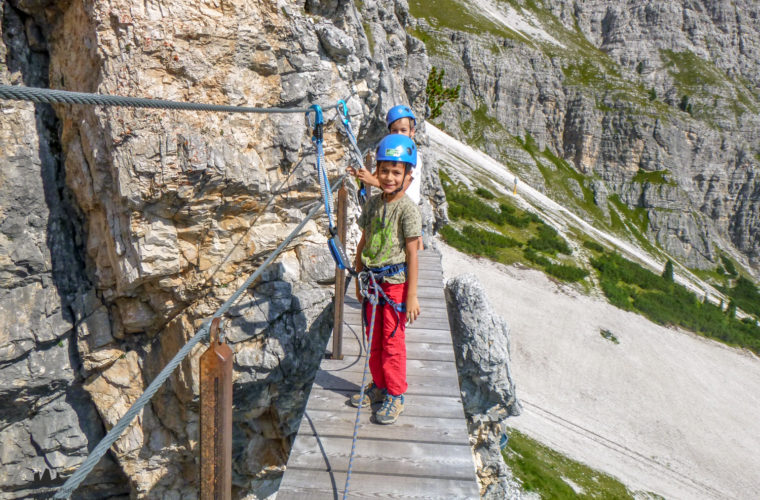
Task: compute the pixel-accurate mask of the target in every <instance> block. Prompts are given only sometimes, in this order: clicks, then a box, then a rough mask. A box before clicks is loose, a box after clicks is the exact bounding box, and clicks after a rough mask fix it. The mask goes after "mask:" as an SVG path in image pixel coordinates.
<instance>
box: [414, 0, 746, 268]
mask: <svg viewBox="0 0 760 500" xmlns="http://www.w3.org/2000/svg"><path fill="white" fill-rule="evenodd" d="M454 11H456V12H457V13H458V14H457V16H454V15H453V14H450V13H452V12H454ZM754 11H755V8H754V7H753V5H752V4H751V2H734V3H732V4H731V6H728V5H724V3H723V2H719V1H713V0H701V1H698V2H676V3H674V4H668V6H663V5H661V4H659V3H652V2H644V3H641V2H629V1H624V0H616V1H612V2H609V1H607V2H582V3H579V2H568V1H560V2H542V1H517V0H513V1H492V0H460V1H456V0H435V1H432V2H421V1H419V0H415V1H412V2H410V12H411V13H412V15H414V16H415V17H416V18H417V20H416V24H415V25H414V28H413V29H412V30H411V32H412V33H413V34H415V35H417V36H419V37H420V38H421V39H423V40H424V41H425V42H426V46H427V48H428V52H429V54H430V61H431V64H432V65H433V66H436V67H438V68H442V69H445V71H446V74H445V77H444V84H445V85H447V86H456V85H461V95H460V100H459V102H458V103H457V105H456V106H449V107H444V109H443V114H442V115H441V116H440V118H438V119H435V120H434V123H435V124H437V125H439V126H443V127H445V129H446V130H447V131H449V132H450V133H451V134H452V135H453V136H455V137H457V138H459V139H462V140H465V141H466V142H468V143H469V144H470V145H473V146H477V147H478V148H480V149H482V150H483V151H485V152H487V153H488V154H489V155H491V156H493V157H494V158H496V159H499V160H500V161H502V162H504V163H507V164H509V165H510V167H511V168H513V169H514V170H515V171H516V172H517V173H518V174H519V175H520V176H521V178H523V179H524V180H526V181H528V182H529V183H530V184H531V185H532V186H533V187H535V188H536V189H539V190H541V191H543V192H547V193H550V194H551V195H552V197H554V198H555V199H557V200H558V201H561V202H562V203H563V204H564V205H566V206H567V207H568V208H570V209H571V210H573V211H574V212H575V213H577V214H578V215H580V216H582V217H584V218H586V219H593V220H594V221H595V222H596V224H597V225H599V226H600V227H605V228H606V229H608V230H610V231H615V232H616V233H618V234H620V235H621V236H625V237H628V238H631V239H636V240H650V241H652V242H653V243H655V245H656V246H657V247H658V248H661V249H663V250H665V251H666V252H668V253H669V254H671V255H673V256H675V257H677V258H678V259H679V260H680V261H681V262H683V263H684V264H685V265H687V266H689V267H690V268H694V269H715V268H716V266H717V265H718V264H719V263H720V259H721V255H724V254H725V255H729V256H731V258H732V259H734V260H736V261H737V262H738V263H740V264H741V265H742V266H744V267H746V268H747V270H748V271H749V272H752V273H753V274H754V275H755V276H756V277H757V275H758V273H757V269H758V257H759V256H760V254H759V253H758V252H760V240H759V238H760V226H759V225H758V224H760V216H758V214H760V183H759V182H758V176H757V172H758V160H757V158H758V150H757V140H756V139H757V137H758V135H759V133H760V114H759V112H760V99H759V98H758V96H759V95H760V93H759V92H758V85H759V84H760V80H759V79H758V76H757V74H756V71H753V70H752V68H756V67H757V64H756V63H757V51H755V50H754V49H753V47H755V46H757V45H758V43H760V26H759V24H758V23H759V21H758V19H757V16H755V15H753V12H754ZM627 211H637V212H638V213H639V214H640V216H641V219H642V224H640V225H637V224H633V225H631V224H628V223H626V221H625V220H623V223H622V226H621V225H620V224H618V223H617V222H616V220H617V218H623V219H624V218H625V217H624V214H625V212H627Z"/></svg>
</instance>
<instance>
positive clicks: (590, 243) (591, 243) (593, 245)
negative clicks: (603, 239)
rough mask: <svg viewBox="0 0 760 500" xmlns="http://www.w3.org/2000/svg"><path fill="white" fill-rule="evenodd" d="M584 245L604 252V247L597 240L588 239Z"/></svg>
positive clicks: (595, 250)
mask: <svg viewBox="0 0 760 500" xmlns="http://www.w3.org/2000/svg"><path fill="white" fill-rule="evenodd" d="M583 246H584V247H586V248H588V249H589V250H593V251H594V252H597V253H602V252H604V247H603V246H602V245H600V244H599V243H597V242H596V241H591V240H586V241H584V242H583Z"/></svg>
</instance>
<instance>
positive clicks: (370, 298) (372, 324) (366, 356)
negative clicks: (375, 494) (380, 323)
mask: <svg viewBox="0 0 760 500" xmlns="http://www.w3.org/2000/svg"><path fill="white" fill-rule="evenodd" d="M359 274H360V276H357V278H356V279H357V280H358V282H359V283H360V285H359V286H360V288H361V294H362V295H363V296H364V298H365V300H368V301H369V303H370V304H372V316H371V318H372V319H371V320H370V323H369V333H368V335H367V337H369V338H368V340H367V346H365V349H364V372H363V373H362V385H361V389H359V406H358V407H357V408H356V420H354V437H353V439H352V440H351V454H350V455H349V457H348V469H347V470H346V484H345V486H344V487H343V500H346V498H348V488H349V483H350V482H351V468H352V467H353V465H354V454H355V453H356V441H357V439H358V438H359V416H360V415H361V412H362V401H364V386H365V384H366V383H367V368H368V367H369V352H370V350H371V349H372V335H373V334H374V333H375V313H376V312H377V304H378V302H379V298H378V295H379V294H378V292H377V289H378V284H377V282H376V281H375V276H374V274H373V273H372V272H369V273H364V272H361V273H359ZM367 276H368V279H369V280H370V281H371V283H372V289H373V290H374V291H375V293H374V295H370V294H369V292H368V288H369V287H367V286H365V285H364V280H363V278H364V277H367ZM362 315H364V311H363V310H362ZM362 323H364V318H362ZM363 340H364V335H362V341H363ZM370 403H371V402H370Z"/></svg>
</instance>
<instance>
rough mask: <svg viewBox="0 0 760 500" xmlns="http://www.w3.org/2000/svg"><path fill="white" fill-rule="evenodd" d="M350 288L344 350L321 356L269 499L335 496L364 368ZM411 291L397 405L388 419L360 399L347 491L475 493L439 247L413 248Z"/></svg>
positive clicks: (371, 494)
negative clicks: (411, 316) (415, 264)
mask: <svg viewBox="0 0 760 500" xmlns="http://www.w3.org/2000/svg"><path fill="white" fill-rule="evenodd" d="M353 290H354V285H353V283H352V284H351V286H350V287H349V294H348V296H347V297H346V300H345V310H344V327H343V328H344V330H343V337H344V338H343V354H344V359H342V360H329V359H325V360H324V361H323V362H322V364H321V367H320V370H319V372H318V373H317V377H316V379H315V381H314V385H313V387H312V389H311V394H310V396H309V401H308V403H307V406H306V412H305V414H304V418H303V420H302V422H301V427H300V428H299V430H298V436H297V437H296V440H295V443H294V444H293V449H292V450H291V453H290V458H289V459H288V464H287V469H286V471H285V476H284V477H283V479H282V483H281V485H280V489H279V492H278V494H277V500H288V499H293V500H295V499H298V500H303V499H340V498H342V497H343V487H344V485H345V482H346V470H347V468H348V459H349V456H350V453H351V439H352V436H353V428H354V420H355V418H356V408H354V407H352V406H350V405H349V404H348V398H349V397H350V396H351V395H352V394H354V393H356V392H358V391H359V385H360V384H361V378H362V371H363V370H364V357H363V351H362V346H361V344H360V342H359V339H360V335H361V316H360V306H359V303H358V302H357V301H356V299H355V298H354V297H353ZM418 295H419V299H420V303H421V309H422V315H421V316H420V318H419V319H418V320H417V321H415V322H414V324H413V325H411V326H408V328H407V334H406V345H407V380H408V382H409V389H408V390H407V392H406V395H405V399H406V402H405V411H404V413H403V414H402V415H401V417H400V418H399V420H398V421H397V422H396V423H395V424H392V425H379V424H375V423H373V422H372V421H371V412H370V411H369V409H367V408H363V409H362V413H361V420H360V424H359V425H360V426H359V440H358V442H357V445H356V454H355V456H354V464H353V468H352V472H351V482H350V485H349V497H351V498H420V499H421V498H437V499H447V500H448V499H454V498H480V495H479V489H478V484H477V480H476V477H475V465H474V462H473V459H472V452H471V450H470V444H469V438H468V435H467V426H466V423H465V419H464V411H463V410H462V400H461V397H460V393H459V380H458V378H457V373H456V366H455V361H454V352H453V348H452V344H451V333H450V330H449V321H448V314H447V312H446V303H445V299H444V295H443V272H442V269H441V257H440V255H439V254H437V253H433V252H431V251H428V250H426V251H425V252H422V253H421V254H420V275H419V292H418ZM331 348H332V341H330V342H328V349H331ZM369 377H370V375H369V374H368V379H369Z"/></svg>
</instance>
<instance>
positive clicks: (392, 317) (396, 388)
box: [364, 283, 408, 396]
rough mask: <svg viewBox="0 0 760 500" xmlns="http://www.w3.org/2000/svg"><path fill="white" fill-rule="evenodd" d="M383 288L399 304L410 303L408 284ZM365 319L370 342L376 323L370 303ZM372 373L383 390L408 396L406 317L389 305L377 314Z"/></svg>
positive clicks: (388, 285) (366, 307) (371, 363)
mask: <svg viewBox="0 0 760 500" xmlns="http://www.w3.org/2000/svg"><path fill="white" fill-rule="evenodd" d="M380 286H381V287H382V289H383V291H384V292H385V294H386V295H387V296H388V297H389V298H390V299H391V300H393V301H394V302H396V303H397V304H404V303H406V291H407V288H408V287H407V284H406V283H397V284H391V283H381V284H380ZM364 315H365V320H366V322H367V328H366V331H367V338H369V326H370V324H371V321H372V304H370V303H369V302H367V303H366V306H365V308H364ZM394 330H395V332H394ZM391 335H392V336H391ZM369 369H370V372H372V380H373V381H374V382H375V385H376V386H377V387H379V388H380V389H388V394H390V395H391V396H398V395H399V394H403V393H405V392H406V388H407V384H406V313H405V312H398V311H394V309H393V307H392V306H391V305H390V304H387V303H386V304H383V305H378V306H377V312H376V313H375V331H374V333H373V334H372V346H371V347H370V351H369Z"/></svg>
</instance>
